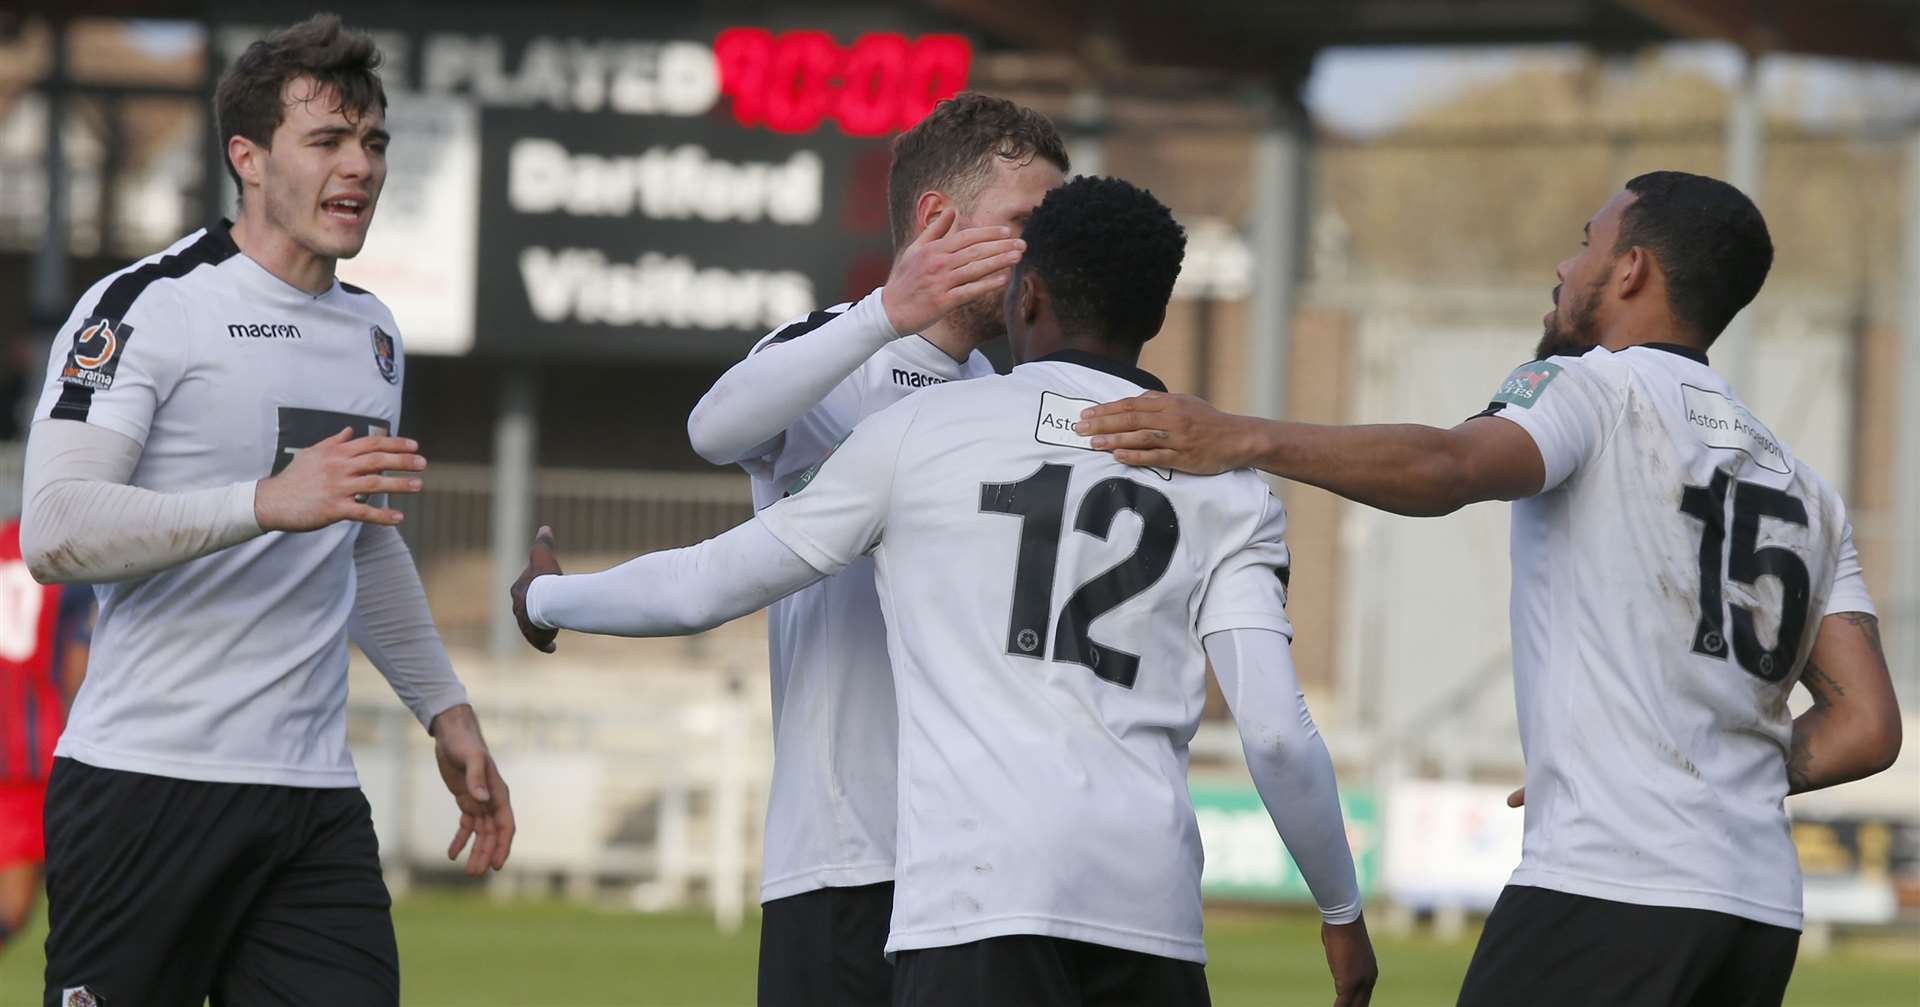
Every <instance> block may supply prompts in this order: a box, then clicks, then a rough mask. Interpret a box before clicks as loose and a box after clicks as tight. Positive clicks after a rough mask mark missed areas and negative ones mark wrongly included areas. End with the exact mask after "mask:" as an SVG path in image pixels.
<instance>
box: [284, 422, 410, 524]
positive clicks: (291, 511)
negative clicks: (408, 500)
mask: <svg viewBox="0 0 1920 1007" xmlns="http://www.w3.org/2000/svg"><path fill="white" fill-rule="evenodd" d="M419 450H420V445H419V444H417V443H415V442H414V441H411V440H408V439H407V438H405V437H359V438H355V437H354V436H353V429H352V428H351V427H349V428H347V429H345V430H342V431H340V432H339V433H337V434H334V435H333V436H332V437H329V438H327V439H326V440H324V441H321V442H320V443H318V444H315V445H314V446H312V447H310V448H303V449H301V450H300V451H297V452H295V453H294V456H293V461H291V462H289V463H288V464H287V467H286V468H285V469H284V470H282V471H281V473H280V474H279V475H277V476H273V477H272V478H268V479H262V480H260V483H259V486H258V487H257V488H256V489H255V490H254V494H253V516H254V520H256V521H258V522H260V527H261V528H262V529H264V530H266V531H313V530H315V529H317V528H325V527H326V526H328V525H330V524H333V523H334V522H336V521H364V522H366V523H367V524H384V525H397V524H399V523H400V512H399V511H397V510H390V509H388V508H385V507H375V506H373V505H371V504H369V503H367V502H366V501H367V499H368V498H369V497H371V496H373V495H375V494H378V493H418V492H420V485H421V484H420V480H418V479H416V478H413V477H412V476H390V475H387V474H386V473H388V472H419V471H421V470H423V469H425V468H426V467H427V460H426V459H425V458H423V457H421V456H420V455H419V454H418V452H419Z"/></svg>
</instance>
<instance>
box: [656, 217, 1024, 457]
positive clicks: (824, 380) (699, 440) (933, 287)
mask: <svg viewBox="0 0 1920 1007" xmlns="http://www.w3.org/2000/svg"><path fill="white" fill-rule="evenodd" d="M1025 247H1026V245H1025V243H1024V242H1022V241H1021V240H1020V239H1018V238H1015V237H1013V232H1012V230H1011V229H1009V228H1005V227H971V228H965V229H961V228H958V227H957V226H956V224H955V215H954V213H953V211H951V210H949V211H947V212H945V213H943V214H941V215H940V216H939V217H936V218H935V219H934V221H933V223H932V224H931V225H930V226H928V228H927V229H926V230H925V231H923V232H921V234H920V237H919V238H917V239H915V241H914V242H913V244H911V245H909V246H907V249H906V251H904V252H902V253H901V255H900V257H899V258H898V259H896V260H895V261H894V264H893V270H892V272H891V273H890V274H889V275H888V276H887V282H886V285H885V286H883V287H881V288H880V289H879V290H876V291H874V292H873V293H871V294H868V295H867V296H866V297H865V298H864V299H862V300H861V301H860V302H859V303H857V304H855V305H854V306H853V307H851V308H849V309H847V310H846V311H844V312H841V313H840V314H839V315H837V316H834V317H833V318H831V319H829V320H827V321H826V322H824V323H823V324H821V325H820V326H819V327H818V328H814V329H811V330H809V331H807V333H806V337H805V338H803V339H792V340H783V339H781V338H780V333H777V332H776V333H775V334H774V336H773V337H772V340H771V341H769V342H767V343H764V344H763V345H762V346H761V348H760V349H759V350H757V351H756V352H754V353H753V354H751V355H750V356H748V357H747V358H746V359H745V360H742V361H740V362H739V363H737V364H735V365H733V367H731V368H729V369H728V370H727V373H725V374H723V375H721V376H720V380H719V381H716V382H714V385H713V387H712V388H710V389H708V391H707V394H706V395H704V396H702V397H701V398H700V402H699V403H698V404H697V405H695V406H694V407H693V412H692V414H691V415H689V416H688V417H687V438H688V440H689V441H690V442H691V443H692V445H693V450H694V451H695V452H697V453H698V454H699V455H700V457H702V458H705V459H706V460H708V461H710V462H713V463H714V464H716V465H731V464H734V463H736V462H740V461H744V460H747V459H749V458H758V457H763V456H765V455H766V454H768V453H769V452H771V451H772V450H774V449H775V447H776V446H777V444H778V441H779V438H780V437H781V435H782V434H783V433H785V431H786V430H787V428H788V427H791V426H792V425H793V424H795V423H797V422H799V420H800V418H801V417H802V416H805V415H806V414H807V411H808V410H810V409H812V408H813V407H815V406H817V405H819V404H820V402H821V400H823V399H825V398H826V397H827V395H828V393H830V392H832V391H833V390H834V388H835V387H837V386H838V385H839V384H840V383H841V382H842V381H845V380H846V379H847V377H848V376H849V375H851V374H853V373H854V372H855V371H857V370H859V369H860V365H861V364H864V363H866V361H867V358H869V357H871V356H873V354H874V353H875V352H876V351H878V350H879V349H880V348H881V347H883V346H885V345H886V344H887V343H888V342H890V341H891V340H893V339H896V338H898V337H899V336H903V335H908V334H911V333H915V332H919V331H921V330H922V329H925V328H927V327H928V326H930V325H932V324H933V323H934V322H936V321H938V320H939V319H940V318H941V316H943V315H945V314H946V313H947V312H948V311H951V310H952V309H953V308H954V307H955V306H956V305H959V304H963V303H966V302H967V301H968V300H970V299H972V298H974V297H977V296H979V295H980V294H983V293H987V292H989V291H992V290H994V289H996V288H999V287H1002V286H1005V285H1006V281H1007V276H1008V271H1009V270H1010V269H1011V267H1012V266H1013V264H1014V263H1016V262H1018V261H1019V260H1020V253H1021V251H1022V250H1023V249H1024V248H1025ZM796 324H802V325H803V324H805V323H796Z"/></svg>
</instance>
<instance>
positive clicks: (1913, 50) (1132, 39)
mask: <svg viewBox="0 0 1920 1007" xmlns="http://www.w3.org/2000/svg"><path fill="white" fill-rule="evenodd" d="M922 2H923V3H925V4H926V5H927V6H929V7H932V8H934V9H936V10H941V11H944V12H946V13H948V14H950V15H953V16H955V17H958V18H960V19H962V20H963V21H967V22H971V23H973V24H976V25H978V26H980V28H981V29H983V30H984V31H986V32H988V33H990V34H992V35H995V36H998V37H1000V38H1002V39H1005V40H1006V41H1009V42H1013V43H1016V44H1019V45H1022V46H1027V47H1032V48H1040V49H1056V50H1057V49H1067V50H1075V49H1079V48H1080V47H1082V46H1083V45H1085V44H1087V43H1088V41H1089V40H1094V39H1102V38H1105V39H1110V40H1112V41H1114V42H1117V43H1119V45H1120V46H1121V48H1122V49H1123V51H1124V52H1125V54H1126V56H1127V58H1128V59H1129V60H1130V61H1132V62H1137V63H1146V64H1162V65H1177V66H1201V67H1211V68H1219V69H1229V70H1240V71H1251V72H1272V73H1277V74H1280V75H1291V74H1297V73H1301V72H1304V67H1305V66H1306V65H1307V64H1308V63H1310V61H1311V59H1312V56H1313V54H1314V52H1315V51H1317V50H1319V49H1323V48H1327V47H1329V46H1384V45H1493V44H1526V43H1578V44H1584V45H1590V46H1594V47H1597V48H1601V49H1610V50H1624V49H1632V48H1636V47H1638V46H1641V45H1645V44H1648V43H1652V42H1661V41H1669V40H1673V39H1676V38H1701V39H1709V38H1716V39H1724V40H1727V41H1731V42H1734V43H1736V44H1738V45H1741V46H1743V47H1745V48H1747V49H1749V50H1752V51H1756V52H1766V51H1772V52H1796V53H1805V54H1809V55H1820V56H1835V57H1841V58H1847V59H1863V60H1879V61H1887V62H1896V63H1920V4H1915V3H1914V2H1913V0H1822V2H1820V3H1806V2H1803V0H1184V2H1182V3H1179V4H1168V3H1166V2H1165V0H922Z"/></svg>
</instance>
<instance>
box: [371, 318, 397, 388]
mask: <svg viewBox="0 0 1920 1007" xmlns="http://www.w3.org/2000/svg"><path fill="white" fill-rule="evenodd" d="M368 332H369V334H371V335H372V336H373V364H374V366H375V367H378V368H380V376H381V377H383V378H386V379H387V384H390V385H392V384H398V383H399V381H400V364H399V362H398V361H397V360H395V359H394V355H393V337H392V336H389V335H387V333H386V330H384V329H382V328H381V327H380V326H378V325H376V326H374V327H373V328H372V329H369V330H368Z"/></svg>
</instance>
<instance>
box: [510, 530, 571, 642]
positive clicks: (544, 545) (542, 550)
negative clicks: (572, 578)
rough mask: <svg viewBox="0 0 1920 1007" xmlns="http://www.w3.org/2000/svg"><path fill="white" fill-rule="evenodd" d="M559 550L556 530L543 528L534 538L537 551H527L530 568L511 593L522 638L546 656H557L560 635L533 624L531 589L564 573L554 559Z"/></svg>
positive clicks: (514, 614) (534, 547) (521, 576)
mask: <svg viewBox="0 0 1920 1007" xmlns="http://www.w3.org/2000/svg"><path fill="white" fill-rule="evenodd" d="M557 549H558V547H557V546H556V545H555V544H554V541H553V529H552V528H548V527H547V526H545V525H541V526H540V531H539V533H538V534H536V535H534V536H533V548H531V549H528V550H527V568H526V569H525V570H522V571H520V579H519V580H516V581H514V582H513V587H512V588H510V589H509V591H508V593H509V594H511V595H513V619H514V621H515V622H518V623H519V624H520V635H521V636H524V637H526V638H527V642H528V643H530V644H532V645H533V649H535V650H537V651H540V652H541V653H543V654H551V653H553V651H554V643H553V638H554V637H556V636H559V635H560V631H559V630H554V629H541V628H540V627H539V626H535V625H534V624H533V619H532V618H531V617H530V616H528V615H527V588H528V587H531V586H532V585H533V579H534V578H535V577H543V576H546V575H547V574H550V573H556V574H557V573H560V572H562V571H561V570H560V560H559V559H558V558H557V557H555V556H554V552H555V551H556V550H557Z"/></svg>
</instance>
